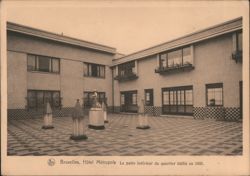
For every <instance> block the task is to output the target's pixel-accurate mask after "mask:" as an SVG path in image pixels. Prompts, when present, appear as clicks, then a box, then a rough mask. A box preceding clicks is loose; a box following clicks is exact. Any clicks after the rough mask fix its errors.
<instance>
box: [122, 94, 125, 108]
mask: <svg viewBox="0 0 250 176" xmlns="http://www.w3.org/2000/svg"><path fill="white" fill-rule="evenodd" d="M124 104H125V99H124V94H121V105H124Z"/></svg>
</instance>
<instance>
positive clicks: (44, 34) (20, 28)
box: [7, 22, 116, 54]
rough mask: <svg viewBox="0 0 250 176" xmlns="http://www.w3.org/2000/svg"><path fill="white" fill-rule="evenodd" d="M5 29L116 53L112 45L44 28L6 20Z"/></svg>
mask: <svg viewBox="0 0 250 176" xmlns="http://www.w3.org/2000/svg"><path fill="white" fill-rule="evenodd" d="M7 30H8V31H13V32H17V33H22V34H26V35H30V36H36V37H40V38H44V39H49V40H53V41H58V42H62V43H67V44H71V45H76V46H80V47H84V48H89V49H94V50H98V51H102V52H107V53H111V54H115V53H116V49H115V48H113V47H109V46H105V45H101V44H97V43H92V42H88V41H84V40H80V39H76V38H73V37H69V36H65V35H60V34H56V33H53V32H48V31H45V30H40V29H36V28H33V27H28V26H24V25H20V24H17V23H12V22H7Z"/></svg>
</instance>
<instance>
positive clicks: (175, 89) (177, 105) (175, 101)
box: [161, 85, 194, 115]
mask: <svg viewBox="0 0 250 176" xmlns="http://www.w3.org/2000/svg"><path fill="white" fill-rule="evenodd" d="M190 90H191V91H192V104H187V103H186V91H190ZM193 90H194V89H193V85H188V86H178V87H164V88H162V91H161V96H162V113H163V114H176V115H192V114H193V113H190V112H188V110H187V109H188V108H189V107H190V106H192V107H193V106H194V91H193ZM179 91H180V94H179V93H178V92H179ZM182 91H183V92H184V93H183V100H182V101H183V104H180V103H179V100H181V99H179V95H182V94H181V92H182ZM164 92H167V94H168V100H165V99H164ZM171 95H172V96H173V97H172V98H173V102H171ZM164 100H165V102H166V104H165V102H164ZM180 102H181V101H180ZM166 106H167V107H168V108H167V109H168V110H165V109H164V108H166ZM174 107H175V108H174ZM181 107H183V112H181V111H180V108H181ZM173 109H175V111H174V112H173Z"/></svg>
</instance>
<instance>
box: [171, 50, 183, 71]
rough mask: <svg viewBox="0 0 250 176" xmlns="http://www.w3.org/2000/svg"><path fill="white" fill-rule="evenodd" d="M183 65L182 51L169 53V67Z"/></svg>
mask: <svg viewBox="0 0 250 176" xmlns="http://www.w3.org/2000/svg"><path fill="white" fill-rule="evenodd" d="M180 64H182V53H181V50H177V51H173V52H170V53H168V67H174V66H177V65H180Z"/></svg>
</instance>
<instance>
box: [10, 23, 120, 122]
mask: <svg viewBox="0 0 250 176" xmlns="http://www.w3.org/2000/svg"><path fill="white" fill-rule="evenodd" d="M7 50H8V51H7V58H8V59H7V65H8V66H7V68H8V73H7V74H8V78H7V79H8V85H7V86H8V116H9V117H10V118H16V117H18V118H24V117H33V116H41V115H42V113H43V107H44V104H45V103H46V102H47V101H49V102H50V104H51V106H52V108H53V110H54V114H55V115H56V116H66V115H70V114H71V112H72V107H74V105H75V103H76V99H80V100H81V101H82V100H83V101H84V102H85V106H86V108H88V107H89V104H90V100H89V99H90V98H91V93H92V92H93V90H94V89H95V90H97V91H98V95H99V99H100V100H101V101H103V100H104V99H106V100H107V103H108V104H111V102H110V101H111V99H109V98H107V97H111V96H112V95H111V94H112V92H111V90H112V86H111V84H110V82H111V78H112V76H111V69H110V67H109V66H110V65H111V64H112V60H113V59H114V57H115V54H116V50H115V48H111V47H108V46H103V45H99V44H95V43H90V42H86V41H82V40H78V39H74V38H70V37H67V36H63V35H58V34H53V33H50V32H47V31H42V30H38V29H34V28H30V27H27V26H22V25H18V24H14V23H8V24H7Z"/></svg>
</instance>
